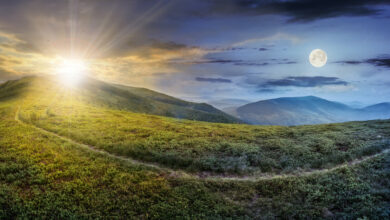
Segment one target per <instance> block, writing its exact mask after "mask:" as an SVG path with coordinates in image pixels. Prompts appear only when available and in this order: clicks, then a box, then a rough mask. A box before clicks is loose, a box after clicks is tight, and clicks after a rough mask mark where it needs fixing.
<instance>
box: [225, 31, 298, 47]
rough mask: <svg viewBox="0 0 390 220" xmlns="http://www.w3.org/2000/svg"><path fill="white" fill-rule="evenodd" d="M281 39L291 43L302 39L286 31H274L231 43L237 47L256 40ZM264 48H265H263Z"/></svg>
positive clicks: (272, 40) (256, 41)
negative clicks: (270, 33) (262, 35)
mask: <svg viewBox="0 0 390 220" xmlns="http://www.w3.org/2000/svg"><path fill="white" fill-rule="evenodd" d="M281 40H286V41H290V42H291V43H293V44H297V43H299V42H301V41H302V39H301V38H300V37H297V36H294V35H291V34H286V33H276V34H273V35H270V36H265V37H257V38H250V39H246V40H243V41H239V42H236V43H234V44H233V45H232V47H238V46H243V45H247V44H253V43H258V42H267V41H271V42H274V41H281ZM264 49H266V48H264Z"/></svg>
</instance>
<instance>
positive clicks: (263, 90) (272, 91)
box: [256, 88, 278, 93]
mask: <svg viewBox="0 0 390 220" xmlns="http://www.w3.org/2000/svg"><path fill="white" fill-rule="evenodd" d="M277 91H278V90H277V89H271V88H260V89H258V90H256V92H258V93H275V92H277Z"/></svg>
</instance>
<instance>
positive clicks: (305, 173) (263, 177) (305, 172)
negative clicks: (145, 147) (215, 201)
mask: <svg viewBox="0 0 390 220" xmlns="http://www.w3.org/2000/svg"><path fill="white" fill-rule="evenodd" d="M19 112H20V107H19V108H18V109H17V111H16V113H15V121H17V122H18V123H20V124H22V125H25V126H30V127H33V128H35V129H37V130H39V131H40V132H42V133H44V134H47V135H50V136H54V137H56V138H59V139H61V140H63V141H66V142H69V143H72V144H74V145H77V146H80V147H81V148H84V149H87V150H89V151H92V152H95V153H98V154H101V155H104V156H107V157H109V158H113V159H117V160H121V161H125V162H129V163H132V164H135V165H139V166H145V167H149V168H153V169H156V170H160V171H163V172H165V173H167V174H169V176H172V177H180V178H193V179H202V180H215V181H258V180H271V179H278V178H288V177H302V176H309V175H314V174H322V173H327V172H331V171H334V170H337V169H341V168H344V167H350V166H354V165H357V164H360V163H362V162H364V161H367V160H369V159H372V158H374V157H377V156H380V155H383V154H386V153H389V152H390V149H389V148H388V149H385V150H383V151H381V152H379V153H376V154H373V155H371V156H365V157H362V158H360V159H355V160H352V161H350V162H347V163H343V164H340V165H337V166H335V167H332V168H328V169H326V168H324V169H315V170H299V169H298V170H296V171H295V172H292V173H289V174H264V173H261V174H257V175H250V176H237V175H229V176H225V175H215V174H202V173H200V174H194V173H188V172H186V171H183V170H174V169H171V168H168V167H166V166H163V165H161V164H157V163H149V162H144V161H140V160H135V159H131V158H128V157H124V156H118V155H115V154H111V153H108V152H107V151H104V150H100V149H98V148H97V147H95V146H91V145H86V144H83V143H79V142H76V141H74V140H72V139H70V138H68V137H64V136H61V135H58V134H56V133H54V132H51V131H48V130H45V129H43V128H40V127H37V126H36V125H33V124H29V123H26V122H24V121H22V120H21V119H20V118H19Z"/></svg>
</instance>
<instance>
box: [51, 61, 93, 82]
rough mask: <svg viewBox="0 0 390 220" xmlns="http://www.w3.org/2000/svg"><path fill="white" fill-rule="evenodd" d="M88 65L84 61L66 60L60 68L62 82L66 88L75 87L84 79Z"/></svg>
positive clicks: (59, 73)
mask: <svg viewBox="0 0 390 220" xmlns="http://www.w3.org/2000/svg"><path fill="white" fill-rule="evenodd" d="M86 70H87V65H86V64H85V62H84V61H83V60H77V59H66V60H63V61H62V63H61V64H60V65H59V66H58V72H57V73H58V76H59V79H60V82H61V83H63V84H64V85H66V86H75V85H77V84H78V83H80V81H81V80H82V79H83V76H84V74H85V71H86Z"/></svg>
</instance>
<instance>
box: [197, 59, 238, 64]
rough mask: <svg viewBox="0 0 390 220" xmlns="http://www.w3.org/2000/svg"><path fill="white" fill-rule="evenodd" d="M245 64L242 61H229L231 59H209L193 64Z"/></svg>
mask: <svg viewBox="0 0 390 220" xmlns="http://www.w3.org/2000/svg"><path fill="white" fill-rule="evenodd" d="M241 62H243V61H242V60H229V59H208V60H199V61H193V62H191V64H207V63H220V64H229V63H230V64H231V63H233V64H237V63H241Z"/></svg>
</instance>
